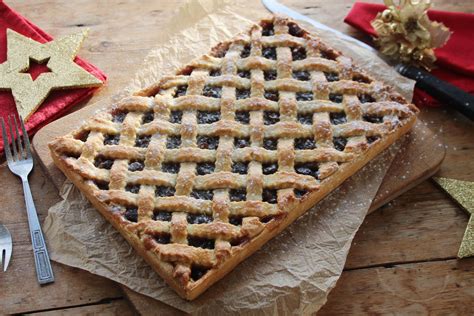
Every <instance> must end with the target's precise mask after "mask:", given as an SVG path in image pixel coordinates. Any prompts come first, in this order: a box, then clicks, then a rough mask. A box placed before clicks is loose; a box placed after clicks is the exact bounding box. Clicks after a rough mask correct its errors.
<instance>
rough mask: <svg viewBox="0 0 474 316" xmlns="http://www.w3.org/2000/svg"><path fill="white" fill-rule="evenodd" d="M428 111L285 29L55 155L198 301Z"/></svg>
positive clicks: (219, 53)
mask: <svg viewBox="0 0 474 316" xmlns="http://www.w3.org/2000/svg"><path fill="white" fill-rule="evenodd" d="M417 112H418V110H417V109H416V107H415V106H413V105H412V104H409V103H408V102H407V101H405V100H404V99H403V98H402V97H401V96H400V95H399V94H397V93H395V92H393V91H392V90H391V89H390V88H389V87H387V86H384V85H383V84H382V83H381V82H378V81H376V80H374V79H373V78H371V77H370V76H369V75H367V74H366V73H364V72H363V71H362V70H360V69H359V68H357V67H356V66H354V65H353V64H352V61H351V59H350V58H348V57H345V56H343V55H341V53H339V52H337V51H335V50H333V49H331V48H330V47H328V46H326V45H325V44H324V43H323V42H321V40H320V39H319V38H317V37H315V36H314V35H311V34H309V33H308V32H307V31H305V30H303V29H302V28H300V27H299V26H298V25H297V24H296V23H295V22H293V21H291V20H289V19H286V18H282V17H278V16H275V17H273V18H271V19H268V20H263V21H261V22H260V23H259V25H254V26H252V27H251V29H250V30H249V31H248V32H246V33H244V34H239V35H238V36H236V37H235V38H234V39H232V40H230V41H228V42H224V43H220V44H219V45H217V46H216V47H214V48H213V49H212V51H211V53H210V54H209V55H205V56H202V57H200V58H198V59H196V60H194V61H192V62H191V63H190V64H189V65H187V66H186V67H184V68H183V69H181V70H179V71H178V72H177V73H176V74H175V75H173V76H169V77H165V78H163V79H161V80H160V81H159V82H157V83H156V84H155V85H153V86H151V87H149V88H147V89H144V90H143V91H140V92H138V93H136V94H135V95H133V96H131V97H128V98H125V99H123V100H122V101H120V102H119V103H117V104H114V105H112V106H111V107H110V108H109V109H108V110H106V111H103V112H101V113H99V114H97V115H95V116H94V117H92V118H90V119H89V120H88V121H87V122H85V123H84V124H83V125H82V126H80V127H79V128H78V129H77V130H76V131H74V132H73V133H71V134H69V135H66V136H64V137H61V138H58V139H56V140H54V141H53V142H52V143H51V144H50V149H51V153H52V156H53V158H54V161H55V163H56V165H57V166H58V167H59V168H60V169H61V170H62V171H63V172H64V173H65V174H66V176H67V177H68V178H69V179H71V180H72V181H73V182H74V184H75V185H76V186H77V187H78V188H79V189H80V190H81V191H82V192H83V193H84V194H85V195H86V196H87V197H88V199H89V200H90V201H91V202H92V204H93V205H94V206H95V207H96V208H97V209H98V210H99V211H100V213H101V214H102V215H103V216H104V217H105V218H106V219H107V220H108V221H110V222H111V223H112V224H113V225H114V226H115V228H116V229H117V230H118V231H120V233H122V235H123V236H124V237H125V238H126V239H127V240H128V242H129V243H130V244H131V245H132V246H133V247H134V248H135V249H136V251H137V252H138V253H139V254H140V255H141V256H143V257H144V258H145V259H146V260H147V261H148V263H149V264H150V265H151V266H152V267H153V268H154V269H155V270H156V271H157V272H158V274H159V275H160V276H161V277H162V278H164V279H165V280H166V281H167V282H168V283H169V284H170V285H171V286H172V287H173V289H175V291H176V292H177V293H178V294H179V295H181V296H182V297H183V298H186V299H188V300H192V299H194V298H196V297H197V296H198V295H199V294H201V293H202V292H203V291H205V290H206V289H207V288H208V287H209V286H210V285H211V284H213V283H214V282H216V281H217V280H219V279H220V278H222V277H223V276H224V275H225V274H227V273H228V272H229V271H231V270H232V269H233V268H234V267H235V266H236V265H237V264H238V263H239V262H241V261H242V260H244V259H245V258H246V257H248V256H249V255H250V254H252V253H253V252H255V251H256V250H257V249H259V248H260V247H261V246H262V245H263V244H264V243H265V242H266V241H268V240H269V239H270V238H272V237H273V236H275V235H276V234H278V232H280V231H281V230H283V229H284V228H285V227H287V226H288V225H289V224H291V223H292V222H293V221H294V220H295V219H296V218H297V217H298V216H300V215H302V214H303V213H304V212H305V211H306V210H308V209H309V208H310V207H311V206H313V205H314V204H315V203H317V202H318V201H319V200H321V199H322V198H323V197H324V196H326V195H327V194H328V193H329V192H331V191H332V190H334V189H335V188H336V187H337V186H339V185H340V184H341V183H342V182H343V181H344V180H345V179H346V178H348V177H349V176H351V175H352V174H354V173H355V172H356V171H357V170H358V169H360V168H361V167H362V166H363V165H365V164H366V163H367V162H368V161H370V160H371V159H372V158H374V157H375V156H376V155H377V154H378V153H380V152H381V151H382V150H383V149H384V148H386V147H388V146H389V145H390V144H392V143H393V142H394V141H395V140H396V139H398V138H399V137H400V136H401V135H402V134H404V133H406V132H407V131H408V130H409V129H410V127H411V126H412V125H413V123H414V122H415V120H416V114H417Z"/></svg>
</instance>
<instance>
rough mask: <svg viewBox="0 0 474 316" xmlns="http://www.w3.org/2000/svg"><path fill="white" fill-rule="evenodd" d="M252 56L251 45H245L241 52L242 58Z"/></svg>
mask: <svg viewBox="0 0 474 316" xmlns="http://www.w3.org/2000/svg"><path fill="white" fill-rule="evenodd" d="M249 56H250V45H245V47H244V49H243V50H242V52H241V53H240V58H247V57H249Z"/></svg>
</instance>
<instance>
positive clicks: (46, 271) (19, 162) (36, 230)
mask: <svg viewBox="0 0 474 316" xmlns="http://www.w3.org/2000/svg"><path fill="white" fill-rule="evenodd" d="M12 118H13V122H14V124H12ZM1 123H2V136H3V144H4V147H5V156H6V158H7V162H8V168H10V171H11V172H13V173H14V174H16V175H17V176H19V177H20V178H21V182H22V183H23V192H24V194H25V204H26V211H27V214H28V224H29V226H30V235H31V243H32V244H33V252H34V256H35V266H36V276H37V278H38V282H39V284H46V283H51V282H54V275H53V269H52V268H51V262H50V261H49V255H48V250H47V249H46V244H45V242H44V237H43V232H42V231H41V226H40V223H39V220H38V214H37V213H36V208H35V203H34V202H33V196H32V195H31V190H30V184H29V183H28V175H29V174H30V172H31V170H32V169H33V158H32V156H31V150H30V140H29V139H28V134H27V133H26V129H25V125H24V124H23V119H22V118H21V117H20V124H21V129H22V131H23V145H22V137H21V136H20V132H19V130H18V124H17V122H16V118H15V117H14V116H9V117H8V125H9V128H10V137H11V139H12V142H11V146H12V149H13V155H12V152H11V151H10V145H9V144H10V143H9V141H8V135H7V131H6V129H5V122H4V121H3V118H1ZM13 125H14V126H15V128H14V129H13ZM14 130H15V134H13V131H14ZM14 135H16V137H14ZM15 138H16V142H17V145H15ZM23 146H24V147H23Z"/></svg>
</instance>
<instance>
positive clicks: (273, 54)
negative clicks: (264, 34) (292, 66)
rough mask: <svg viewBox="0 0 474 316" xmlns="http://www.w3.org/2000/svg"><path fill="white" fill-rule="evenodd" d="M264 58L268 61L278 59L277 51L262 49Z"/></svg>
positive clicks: (271, 48) (273, 48) (268, 48)
mask: <svg viewBox="0 0 474 316" xmlns="http://www.w3.org/2000/svg"><path fill="white" fill-rule="evenodd" d="M262 56H263V57H265V58H266V59H273V60H276V59H277V51H276V48H275V47H265V48H264V49H262Z"/></svg>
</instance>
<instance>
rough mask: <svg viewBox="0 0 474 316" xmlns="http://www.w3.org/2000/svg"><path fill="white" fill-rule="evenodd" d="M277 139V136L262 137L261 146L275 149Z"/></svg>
mask: <svg viewBox="0 0 474 316" xmlns="http://www.w3.org/2000/svg"><path fill="white" fill-rule="evenodd" d="M277 145H278V139H277V138H264V139H263V148H265V149H268V150H277Z"/></svg>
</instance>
